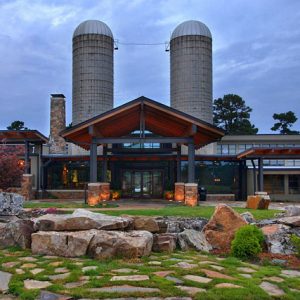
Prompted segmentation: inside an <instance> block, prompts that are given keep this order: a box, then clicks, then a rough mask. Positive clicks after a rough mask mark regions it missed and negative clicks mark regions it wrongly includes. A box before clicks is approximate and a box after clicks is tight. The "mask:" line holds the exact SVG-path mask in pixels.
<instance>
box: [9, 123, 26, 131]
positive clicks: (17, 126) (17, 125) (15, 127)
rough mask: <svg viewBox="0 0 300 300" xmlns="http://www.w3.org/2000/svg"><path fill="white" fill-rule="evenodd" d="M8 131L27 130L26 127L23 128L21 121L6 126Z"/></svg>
mask: <svg viewBox="0 0 300 300" xmlns="http://www.w3.org/2000/svg"><path fill="white" fill-rule="evenodd" d="M7 129H8V130H28V128H27V127H25V126H24V122H23V121H13V122H12V123H11V124H10V125H9V126H7Z"/></svg>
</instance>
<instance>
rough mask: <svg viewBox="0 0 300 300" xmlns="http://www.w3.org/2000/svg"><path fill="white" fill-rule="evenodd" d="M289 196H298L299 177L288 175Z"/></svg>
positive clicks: (299, 192) (299, 188)
mask: <svg viewBox="0 0 300 300" xmlns="http://www.w3.org/2000/svg"><path fill="white" fill-rule="evenodd" d="M289 194H300V175H289Z"/></svg>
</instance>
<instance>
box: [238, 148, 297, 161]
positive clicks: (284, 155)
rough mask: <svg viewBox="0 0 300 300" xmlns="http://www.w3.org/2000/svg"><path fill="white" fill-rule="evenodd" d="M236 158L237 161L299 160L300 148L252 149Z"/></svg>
mask: <svg viewBox="0 0 300 300" xmlns="http://www.w3.org/2000/svg"><path fill="white" fill-rule="evenodd" d="M236 157H237V159H257V158H265V159H299V157H300V148H250V149H248V150H246V151H243V152H241V153H239V154H238V155H237V156H236Z"/></svg>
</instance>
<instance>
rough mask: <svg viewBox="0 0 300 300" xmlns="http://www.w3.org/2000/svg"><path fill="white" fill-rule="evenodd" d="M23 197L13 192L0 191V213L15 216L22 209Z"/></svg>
mask: <svg viewBox="0 0 300 300" xmlns="http://www.w3.org/2000/svg"><path fill="white" fill-rule="evenodd" d="M23 202H24V197H23V196H21V195H19V194H15V193H3V192H1V193H0V215H3V216H16V215H18V214H19V213H20V212H21V211H22V210H23Z"/></svg>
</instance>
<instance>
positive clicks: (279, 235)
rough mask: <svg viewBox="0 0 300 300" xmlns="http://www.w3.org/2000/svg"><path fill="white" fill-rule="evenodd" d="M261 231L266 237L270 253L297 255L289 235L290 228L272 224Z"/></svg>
mask: <svg viewBox="0 0 300 300" xmlns="http://www.w3.org/2000/svg"><path fill="white" fill-rule="evenodd" d="M261 229H262V232H263V234H264V236H265V241H266V244H267V248H268V252H270V253H275V254H293V253H295V249H294V246H293V244H292V242H291V240H290V235H289V230H290V227H288V226H286V225H283V224H272V225H267V226H264V227H262V228H261Z"/></svg>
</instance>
